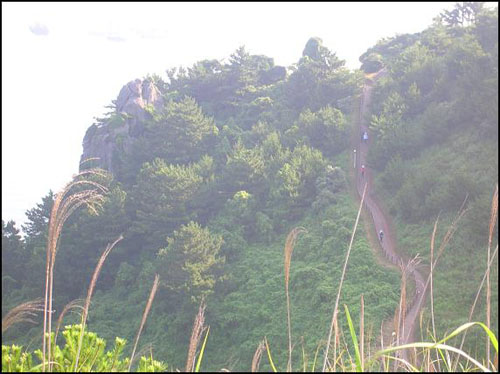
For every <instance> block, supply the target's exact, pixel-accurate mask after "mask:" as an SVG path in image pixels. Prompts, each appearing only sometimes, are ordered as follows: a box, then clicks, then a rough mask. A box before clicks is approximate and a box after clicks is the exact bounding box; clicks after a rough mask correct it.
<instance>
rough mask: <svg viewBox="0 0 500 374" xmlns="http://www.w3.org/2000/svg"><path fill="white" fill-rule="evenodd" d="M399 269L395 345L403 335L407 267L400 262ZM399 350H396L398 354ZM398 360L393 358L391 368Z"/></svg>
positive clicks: (395, 365)
mask: <svg viewBox="0 0 500 374" xmlns="http://www.w3.org/2000/svg"><path fill="white" fill-rule="evenodd" d="M399 267H400V269H401V296H400V298H399V304H398V309H397V318H396V320H395V325H396V326H395V330H394V331H395V332H396V345H400V343H401V340H402V339H401V337H403V340H404V336H405V323H404V321H405V316H406V277H407V267H406V266H404V265H403V263H402V262H401V263H400V264H399ZM399 354H400V352H397V355H399ZM398 365H399V362H398V360H394V367H393V370H394V371H396V370H397V368H398Z"/></svg>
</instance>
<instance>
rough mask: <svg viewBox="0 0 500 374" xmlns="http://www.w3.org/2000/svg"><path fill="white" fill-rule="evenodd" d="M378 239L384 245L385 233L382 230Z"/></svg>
mask: <svg viewBox="0 0 500 374" xmlns="http://www.w3.org/2000/svg"><path fill="white" fill-rule="evenodd" d="M378 237H379V239H380V243H382V241H383V240H384V232H383V231H382V230H380V231H379V233H378Z"/></svg>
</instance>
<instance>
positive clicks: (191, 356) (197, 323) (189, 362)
mask: <svg viewBox="0 0 500 374" xmlns="http://www.w3.org/2000/svg"><path fill="white" fill-rule="evenodd" d="M205 307H206V305H205V301H204V300H202V301H201V303H200V308H199V309H198V314H197V315H196V318H195V320H194V323H193V331H192V332H191V339H189V349H188V355H187V359H186V370H185V371H186V372H190V371H193V368H194V360H195V358H196V350H197V348H198V344H199V343H200V340H201V335H202V334H203V331H204V330H205V327H204V325H205Z"/></svg>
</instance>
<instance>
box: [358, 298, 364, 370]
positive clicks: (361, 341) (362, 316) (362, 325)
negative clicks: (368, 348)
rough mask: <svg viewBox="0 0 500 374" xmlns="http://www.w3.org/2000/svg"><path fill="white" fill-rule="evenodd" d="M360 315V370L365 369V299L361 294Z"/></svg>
mask: <svg viewBox="0 0 500 374" xmlns="http://www.w3.org/2000/svg"><path fill="white" fill-rule="evenodd" d="M360 314H361V317H360V319H359V340H360V342H359V345H360V347H359V351H360V355H361V371H365V301H364V299H363V294H361V312H360Z"/></svg>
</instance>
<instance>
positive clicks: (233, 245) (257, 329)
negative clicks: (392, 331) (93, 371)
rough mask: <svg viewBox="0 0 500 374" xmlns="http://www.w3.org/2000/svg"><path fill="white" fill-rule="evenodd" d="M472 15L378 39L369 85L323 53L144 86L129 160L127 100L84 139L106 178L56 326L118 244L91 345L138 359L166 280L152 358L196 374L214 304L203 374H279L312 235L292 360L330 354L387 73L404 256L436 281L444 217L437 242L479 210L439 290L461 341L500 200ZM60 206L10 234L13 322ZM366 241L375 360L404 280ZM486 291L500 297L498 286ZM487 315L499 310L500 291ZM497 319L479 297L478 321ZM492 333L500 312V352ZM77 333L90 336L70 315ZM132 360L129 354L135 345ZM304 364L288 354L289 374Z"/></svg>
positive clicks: (489, 52)
mask: <svg viewBox="0 0 500 374" xmlns="http://www.w3.org/2000/svg"><path fill="white" fill-rule="evenodd" d="M473 4H474V3H470V4H469V3H464V4H462V5H460V4H458V5H457V6H456V7H455V9H454V10H453V11H447V12H444V13H443V14H442V15H441V17H437V18H436V20H435V22H434V24H433V25H432V26H430V27H429V28H427V29H425V30H423V31H422V32H420V33H416V34H411V35H410V34H405V35H398V36H395V37H392V38H387V39H383V40H380V41H379V42H378V43H377V44H376V45H375V46H373V47H372V48H370V49H368V50H367V51H366V53H364V54H363V55H362V56H361V57H360V61H361V62H362V69H363V70H364V72H363V71H350V70H349V69H347V68H346V67H345V66H344V61H343V60H341V59H340V58H338V57H337V56H336V54H335V53H334V52H332V51H330V50H329V49H328V48H327V47H325V46H324V45H323V43H322V40H321V39H320V38H317V37H315V38H311V39H310V40H309V41H308V42H307V43H306V45H305V47H304V50H303V53H302V58H300V60H299V61H298V62H297V63H296V64H294V65H292V66H289V67H283V66H276V65H275V64H274V60H273V58H270V57H267V56H262V55H252V54H250V53H249V52H248V51H247V50H246V49H245V48H244V47H240V48H238V49H237V50H236V51H235V52H234V53H233V54H232V55H231V56H230V58H229V59H228V61H227V62H223V61H218V60H202V61H199V62H197V63H196V64H194V65H193V66H192V67H189V68H187V69H184V68H182V67H181V68H174V69H170V70H168V71H167V79H163V78H161V77H159V76H157V75H152V76H148V77H145V78H144V79H143V81H144V82H148V84H151V85H152V86H154V87H155V89H156V90H157V91H158V93H159V96H160V97H161V101H158V102H159V103H160V104H158V105H150V104H146V105H145V111H146V114H145V115H144V117H143V118H141V120H140V121H137V122H136V123H135V125H134V126H135V127H134V129H135V130H134V131H136V133H135V134H134V136H133V141H131V140H130V139H131V138H130V139H127V138H126V137H127V135H126V134H125V133H124V132H123V131H122V130H121V129H122V128H123V126H124V124H125V123H132V122H127V121H132V120H133V119H130V118H128V115H127V113H124V112H120V110H119V108H117V106H116V101H115V102H114V103H113V105H111V108H112V112H110V113H109V114H108V115H107V116H106V117H105V118H102V119H100V120H99V123H98V124H96V125H93V127H91V128H90V129H89V131H88V132H87V135H86V138H87V137H91V136H92V135H93V134H94V133H98V132H99V131H103V130H102V129H105V131H107V135H109V137H108V140H107V141H108V142H109V143H111V144H113V154H112V158H111V161H110V162H111V163H112V171H113V175H112V177H111V178H110V179H109V180H106V181H105V183H106V186H107V187H109V192H108V193H107V194H106V197H105V201H104V203H103V204H102V206H101V207H100V208H98V211H97V212H94V211H92V210H90V209H81V210H78V211H76V213H75V214H73V215H72V216H71V217H70V218H69V219H68V221H67V222H66V224H65V226H64V230H63V232H62V237H61V241H60V245H59V251H58V258H57V263H56V266H55V276H54V282H55V283H54V290H55V299H54V303H55V310H56V311H57V312H59V311H61V310H62V309H63V308H64V306H65V305H66V304H67V303H68V302H70V301H71V300H74V299H77V298H81V297H85V295H86V292H87V287H88V285H89V283H90V279H91V275H92V271H93V269H94V267H95V265H96V263H97V261H98V259H99V256H100V255H101V253H102V251H103V249H104V248H105V247H106V245H107V244H108V243H110V242H113V241H114V240H115V239H116V238H117V237H118V236H119V235H120V234H123V236H124V239H123V241H121V242H120V243H118V244H117V246H116V248H115V249H113V252H112V253H111V254H110V255H109V258H108V259H107V260H106V262H105V264H104V267H103V270H102V272H101V274H100V276H99V280H98V282H97V286H96V292H95V295H94V297H93V300H92V305H91V308H90V314H89V317H90V318H89V321H88V326H89V327H90V328H91V329H92V331H96V332H97V333H98V334H99V336H100V337H102V338H104V339H105V340H107V341H108V342H109V344H111V342H113V341H114V340H115V337H117V336H119V337H122V338H126V339H127V340H128V341H129V342H132V341H133V339H134V336H135V333H136V331H137V328H138V326H139V322H140V316H141V315H142V312H143V310H144V306H145V305H146V301H147V295H148V293H149V289H150V287H151V284H152V282H153V279H154V276H155V274H160V279H161V281H160V287H159V291H158V293H157V295H156V298H155V300H154V304H153V306H152V310H151V313H150V316H149V318H148V321H147V324H146V326H145V330H144V332H143V335H142V338H141V339H142V342H147V343H151V344H152V345H153V347H154V358H155V359H159V360H162V361H164V362H167V363H168V365H169V366H168V367H169V368H172V369H173V368H181V367H183V364H184V362H185V357H186V349H187V346H188V341H189V335H190V331H191V326H192V322H193V319H194V316H195V315H196V311H197V309H198V305H199V302H200V301H201V300H202V299H204V300H205V301H206V303H207V315H206V319H207V321H208V324H209V325H210V326H211V328H210V338H209V342H208V345H207V348H206V352H205V357H204V362H203V368H204V369H207V370H208V369H211V370H219V369H220V368H228V369H230V370H248V368H249V365H250V362H251V360H252V356H253V353H254V352H255V349H256V347H257V345H258V344H259V342H260V341H261V340H262V339H263V337H264V336H266V337H267V339H268V341H269V342H270V343H272V349H273V356H274V357H275V360H276V361H277V362H279V364H280V365H281V368H284V367H285V364H284V363H285V362H286V360H287V345H286V343H287V327H286V306H285V295H284V293H283V290H284V273H283V245H284V242H285V238H286V235H287V233H288V232H289V231H290V230H291V229H292V228H294V227H297V226H303V227H305V228H306V229H307V233H305V234H302V235H301V236H300V237H299V238H298V240H297V243H296V246H295V247H296V248H295V252H294V255H293V256H294V258H293V260H292V266H291V270H290V286H289V287H290V294H291V300H292V303H291V305H292V306H291V308H292V309H291V310H292V316H293V321H294V329H293V340H294V344H297V347H298V346H299V344H302V343H299V342H303V345H304V349H305V351H306V352H308V354H310V356H311V357H312V356H313V355H314V352H315V350H316V348H317V344H318V342H319V341H320V340H321V339H325V338H326V328H327V326H328V325H329V318H330V315H331V310H332V303H333V301H332V300H334V299H335V295H336V292H337V288H336V287H337V286H336V285H337V284H338V282H339V279H340V273H341V270H342V263H343V260H344V256H345V250H346V247H347V244H348V241H349V239H350V235H351V230H352V227H353V225H354V220H355V217H356V211H357V206H356V204H357V202H356V200H355V199H354V197H353V196H354V194H352V193H351V192H350V191H351V187H349V186H350V183H349V178H350V173H352V161H351V153H352V147H351V146H350V142H351V139H352V137H351V135H352V134H355V133H356V132H355V131H356V129H355V128H354V126H355V124H354V119H355V116H354V113H355V112H356V109H357V105H358V97H359V95H360V93H361V90H362V87H363V83H364V73H373V72H376V71H379V70H380V69H384V71H385V74H384V76H382V77H381V78H379V79H378V80H377V81H376V82H375V84H374V92H373V102H372V106H371V112H372V115H371V117H370V118H368V121H369V126H370V132H371V136H372V137H373V145H372V146H371V149H370V153H369V163H368V165H367V166H368V167H370V168H372V169H373V170H374V173H375V174H376V175H377V177H376V180H375V193H376V194H377V195H378V196H380V197H381V198H382V199H383V201H384V202H385V204H386V206H387V208H388V211H389V212H390V214H391V215H392V216H393V219H394V224H395V227H396V233H397V236H398V243H399V246H400V249H401V251H403V252H404V253H406V254H407V255H415V254H417V253H420V255H421V256H422V257H423V259H424V262H426V263H427V264H428V261H429V254H428V252H429V249H428V247H429V240H430V237H431V233H432V227H433V224H434V221H435V220H436V218H437V217H438V216H439V217H440V218H439V219H440V223H439V225H440V226H439V229H438V237H440V238H441V237H442V236H443V235H444V233H445V232H446V228H447V224H448V223H449V222H450V221H451V219H452V217H453V216H454V215H455V214H456V213H457V211H458V210H459V209H460V207H461V205H462V203H463V201H464V199H465V198H466V196H467V199H466V202H465V204H466V206H467V208H468V212H467V214H466V215H465V216H464V218H463V220H462V221H461V222H460V226H459V228H458V230H457V233H456V234H455V236H454V237H453V239H452V241H451V242H450V244H449V247H448V248H447V249H446V251H445V252H444V254H443V259H442V261H441V263H440V265H439V267H440V268H439V271H438V272H437V273H436V278H435V280H434V282H435V303H434V310H435V315H436V322H437V328H438V332H439V333H438V336H442V335H443V334H444V333H445V332H446V331H448V332H449V331H450V330H451V329H454V328H456V327H457V326H459V325H460V324H462V323H464V322H466V321H467V317H468V311H469V306H470V305H471V304H472V302H473V299H474V296H475V292H476V291H477V287H478V285H479V283H480V282H481V278H482V276H483V274H484V271H485V268H486V255H485V253H486V252H485V248H486V247H487V244H488V243H487V242H488V229H489V217H490V204H491V198H492V194H493V191H494V188H495V184H496V183H497V181H498V171H497V170H498V161H497V160H498V140H497V138H498V15H497V9H494V10H492V9H487V8H484V7H481V6H478V5H473ZM131 128H132V127H131ZM95 162H96V163H97V164H98V161H95ZM82 170H83V169H82ZM53 204H54V194H53V193H52V192H51V191H50V192H49V193H48V194H47V195H46V196H44V197H43V198H42V199H41V202H40V203H39V204H37V206H36V207H34V208H33V209H31V210H29V211H28V212H27V213H26V214H27V217H28V222H27V223H26V225H25V226H23V230H24V232H25V236H24V238H21V236H20V232H19V230H18V229H16V227H15V224H14V222H12V221H8V222H4V220H2V315H3V316H5V314H6V313H7V312H8V311H9V310H10V309H11V308H13V307H14V306H16V305H18V304H20V303H21V302H23V301H26V300H31V299H34V298H36V297H41V296H43V292H44V284H45V283H44V282H45V278H44V277H45V246H46V244H47V235H48V221H49V217H50V212H51V209H52V206H53ZM96 213H98V214H96ZM366 234H367V232H366V231H365V228H363V227H360V228H358V233H357V237H356V241H355V242H354V247H353V251H352V255H351V256H352V257H351V259H350V265H349V269H348V272H349V274H348V277H347V278H346V280H345V285H344V289H343V293H342V303H344V304H347V305H349V308H350V311H351V315H356V316H357V315H358V314H359V311H360V306H359V297H360V294H363V295H364V304H365V309H364V315H365V320H366V321H367V323H368V324H369V326H370V328H371V331H372V334H371V335H369V336H367V337H366V339H367V341H369V342H371V343H372V344H375V339H377V335H378V333H377V331H378V330H379V329H380V324H381V322H382V321H383V320H387V319H390V318H392V316H393V314H394V310H395V308H396V306H397V303H398V300H399V291H400V276H399V273H398V271H397V269H395V268H391V267H387V266H385V265H384V264H382V263H381V260H380V259H379V258H378V257H377V256H376V254H375V253H374V252H373V251H372V249H371V246H370V244H369V241H368V240H367V238H366ZM497 240H498V235H497V231H495V233H494V239H493V242H494V244H496V243H497ZM491 276H492V279H493V280H494V282H497V280H498V275H497V269H496V267H495V268H494V271H492V274H491ZM494 284H497V283H494ZM491 298H492V300H494V303H493V305H496V304H497V300H498V289H497V287H494V288H493V290H492V296H491ZM463 305H465V307H463ZM484 313H485V298H484V295H483V296H481V299H480V303H479V306H478V308H477V312H476V314H475V315H474V317H475V319H477V320H483V316H484ZM341 315H342V317H340V318H339V323H340V324H341V325H342V328H343V329H344V331H347V329H348V327H347V322H346V319H345V318H344V317H343V316H344V314H343V312H341ZM424 316H425V318H428V311H426V310H424ZM497 319H498V309H497V308H496V307H494V308H493V310H492V329H493V331H494V332H495V334H496V335H498V334H497V332H498V324H497ZM65 320H66V321H67V322H68V323H70V322H71V323H77V322H78V320H79V318H78V317H77V316H75V315H72V314H68V315H67V317H66V319H65ZM422 333H423V334H424V335H425V331H422ZM40 334H41V332H40V324H38V325H36V326H35V327H33V325H30V324H19V325H16V328H15V329H14V328H12V329H10V330H8V331H7V332H6V333H5V334H2V336H3V338H2V343H3V344H12V343H16V344H23V345H24V346H26V345H28V344H29V343H30V341H34V342H37V343H34V344H35V345H37V344H38V342H39V341H41V338H40ZM68 334H69V333H68ZM301 339H302V340H301ZM483 340H484V338H483V335H480V334H479V333H477V334H476V335H473V337H472V338H471V339H468V341H467V344H469V346H470V347H471V349H472V350H474V349H476V350H481V349H484V348H481V347H482V346H480V341H481V342H482V341H483ZM117 344H121V343H120V342H118V341H117ZM124 349H125V352H128V353H129V351H130V350H131V347H130V344H128V345H127V347H125V348H124ZM301 354H302V353H301V352H300V349H298V348H296V349H295V350H294V353H293V358H294V360H295V361H296V362H298V361H300V360H299V358H300V356H301ZM141 362H142V361H141ZM146 364H147V363H146V362H143V363H142V365H143V366H144V365H146ZM149 364H151V365H153V364H152V363H151V362H149ZM266 365H268V364H267V363H264V362H263V363H262V367H263V368H267V369H270V367H269V366H266ZM144 367H146V366H144Z"/></svg>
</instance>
